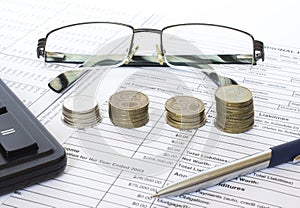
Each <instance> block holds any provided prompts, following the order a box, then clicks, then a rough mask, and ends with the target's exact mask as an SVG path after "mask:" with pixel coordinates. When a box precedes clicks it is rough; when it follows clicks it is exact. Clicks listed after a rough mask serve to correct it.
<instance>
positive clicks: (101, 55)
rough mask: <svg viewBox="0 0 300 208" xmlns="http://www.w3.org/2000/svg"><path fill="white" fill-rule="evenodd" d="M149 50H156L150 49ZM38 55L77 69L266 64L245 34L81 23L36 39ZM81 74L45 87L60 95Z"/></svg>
mask: <svg viewBox="0 0 300 208" xmlns="http://www.w3.org/2000/svg"><path fill="white" fill-rule="evenodd" d="M145 34H148V35H149V34H150V39H155V40H154V41H156V42H155V43H154V44H152V43H151V44H149V42H151V40H149V37H148V36H147V37H148V39H147V37H146V38H145ZM151 34H152V36H151ZM153 35H154V36H153ZM149 45H151V46H153V45H154V46H155V47H154V48H153V47H152V48H151V49H150V48H149ZM153 51H154V52H155V53H156V54H155V55H153ZM37 56H38V58H40V57H44V59H45V62H47V63H72V64H80V66H81V67H79V68H77V70H78V69H85V67H92V66H109V67H114V66H170V67H184V66H188V67H196V68H201V69H203V68H205V66H207V65H210V64H248V65H249V64H250V65H255V64H256V62H257V61H258V60H260V59H261V60H262V61H263V60H264V45H263V43H262V42H261V41H258V40H255V39H254V38H253V36H252V35H251V34H249V33H247V32H244V31H242V30H239V29H235V28H231V27H227V26H222V25H215V24H203V23H188V24H178V25H171V26H167V27H165V28H163V29H162V30H157V29H150V28H140V29H134V28H133V27H132V26H130V25H126V24H122V23H116V22H84V23H77V24H71V25H67V26H63V27H59V28H57V29H54V30H52V31H50V32H49V33H48V34H47V35H46V37H45V38H41V39H39V41H38V46H37ZM97 69H99V67H97ZM81 75H82V73H81V72H72V73H71V72H66V73H64V74H63V75H60V76H59V77H58V80H60V79H62V78H63V79H64V80H62V81H59V84H57V79H55V80H53V81H51V82H50V83H49V86H50V88H52V89H53V90H55V91H57V92H59V91H62V90H63V89H64V88H66V87H68V86H69V85H70V84H71V83H72V82H73V81H75V80H76V79H77V78H78V77H79V76H81ZM66 77H67V78H66ZM209 77H210V78H211V79H212V80H213V81H214V82H216V83H217V84H218V85H224V84H220V80H221V79H220V76H218V75H217V74H216V73H210V74H209ZM222 78H224V79H222V80H225V81H223V82H224V83H225V84H227V83H231V84H232V83H233V84H236V82H235V81H234V80H232V79H230V78H226V77H222ZM66 79H67V80H66ZM62 83H63V84H64V86H61V85H62ZM66 83H67V84H66Z"/></svg>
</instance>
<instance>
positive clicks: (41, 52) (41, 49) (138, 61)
mask: <svg viewBox="0 0 300 208" xmlns="http://www.w3.org/2000/svg"><path fill="white" fill-rule="evenodd" d="M86 24H114V25H120V26H125V27H128V28H130V29H131V30H132V37H131V43H130V46H129V51H128V56H129V54H130V53H131V52H132V49H133V40H134V35H135V33H139V32H151V33H157V34H159V35H160V50H161V56H162V57H164V55H165V54H164V47H163V32H164V31H165V30H166V29H169V28H172V27H177V26H190V25H199V26H201V25H203V26H213V27H220V28H225V29H229V30H234V31H237V32H241V33H243V34H245V35H247V36H249V37H250V38H251V39H252V42H253V56H252V57H253V58H252V65H256V62H257V61H258V60H260V59H261V60H262V61H264V57H265V54H264V44H263V42H261V41H258V40H255V39H254V37H253V36H252V35H251V34H250V33H248V32H245V31H243V30H239V29H236V28H233V27H228V26H224V25H217V24H207V23H183V24H175V25H170V26H166V27H164V28H163V29H161V30H159V29H152V28H138V29H135V28H134V27H132V26H131V25H128V24H124V23H118V22H97V21H95V22H81V23H75V24H70V25H65V26H62V27H59V28H56V29H54V30H51V31H50V32H48V33H47V34H46V37H45V38H41V39H39V40H38V45H37V50H36V52H37V57H38V58H40V57H41V56H42V57H44V58H45V62H50V61H47V60H46V51H45V48H46V44H47V39H48V37H49V35H51V34H52V33H54V32H55V31H58V30H61V29H64V28H68V27H73V26H77V25H86ZM51 62H55V61H51ZM146 62H149V60H148V61H145V59H144V58H143V57H136V58H135V59H133V62H132V63H134V64H132V65H133V66H145V65H147V66H148V65H149V66H153V63H146ZM60 63H66V62H63V61H61V62H60ZM67 63H75V64H76V63H77V64H78V62H67ZM222 64H224V63H222ZM225 64H226V62H225ZM228 64H236V63H231V62H228ZM238 64H241V63H238ZM129 65H131V64H130V62H129ZM154 65H158V64H157V63H154ZM164 65H165V64H164Z"/></svg>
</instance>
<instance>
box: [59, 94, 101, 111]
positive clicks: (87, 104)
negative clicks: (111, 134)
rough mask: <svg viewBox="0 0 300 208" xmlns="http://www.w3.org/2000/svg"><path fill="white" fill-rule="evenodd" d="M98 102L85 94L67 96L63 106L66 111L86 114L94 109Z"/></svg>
mask: <svg viewBox="0 0 300 208" xmlns="http://www.w3.org/2000/svg"><path fill="white" fill-rule="evenodd" d="M97 106H98V103H97V102H96V101H95V99H94V98H92V97H90V96H86V95H76V96H72V97H68V98H66V99H65V100H64V102H63V108H64V110H65V111H67V112H71V113H78V114H86V113H88V112H91V111H94V109H95V108H96V107H97Z"/></svg>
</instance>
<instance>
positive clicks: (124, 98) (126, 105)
mask: <svg viewBox="0 0 300 208" xmlns="http://www.w3.org/2000/svg"><path fill="white" fill-rule="evenodd" d="M109 104H110V106H111V108H115V109H118V110H126V111H136V110H139V109H141V108H146V107H147V106H148V104H149V99H148V97H147V96H146V95H145V94H144V93H141V92H138V91H134V90H123V91H119V92H116V93H114V94H113V95H112V96H111V97H110V98H109Z"/></svg>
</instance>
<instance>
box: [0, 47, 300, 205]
mask: <svg viewBox="0 0 300 208" xmlns="http://www.w3.org/2000/svg"><path fill="white" fill-rule="evenodd" d="M297 53H298V52H297V50H296V49H288V48H284V47H278V46H268V45H267V46H266V54H267V56H266V60H265V62H263V63H259V64H258V65H257V66H255V67H251V68H250V69H249V68H248V69H245V68H240V69H239V68H235V69H232V68H231V67H230V70H235V71H236V73H235V74H234V78H235V79H236V80H237V81H238V82H239V83H240V84H241V85H243V86H246V87H248V88H249V89H251V90H252V92H253V97H254V103H255V126H254V128H253V129H252V130H250V131H248V132H246V133H243V134H226V133H222V132H220V131H219V130H217V129H215V127H214V124H213V120H214V117H215V106H214V104H215V103H214V97H213V96H212V95H211V94H210V93H211V92H213V91H214V89H215V86H214V84H212V83H211V81H210V80H209V79H208V78H207V77H206V76H205V75H202V74H201V73H198V72H193V71H191V72H187V71H180V70H176V69H171V68H139V69H137V68H124V69H123V68H122V69H120V68H119V69H109V70H107V71H105V73H104V74H103V73H99V72H92V73H90V74H88V75H87V76H86V77H85V78H84V79H85V81H84V82H82V83H91V82H92V81H96V82H98V85H97V87H96V88H97V89H96V90H95V97H99V101H100V100H101V99H102V100H104V101H103V102H102V105H101V114H102V117H103V120H102V122H101V123H100V124H99V125H97V126H95V127H94V128H89V129H85V130H77V131H72V130H71V129H70V128H68V127H66V126H65V125H64V124H63V123H62V122H61V121H60V118H53V117H60V113H57V112H60V108H61V106H60V105H57V106H56V107H55V108H53V109H52V108H49V112H47V111H46V112H45V114H46V115H47V116H43V115H41V116H40V120H41V121H42V122H43V123H44V124H45V125H46V126H48V127H49V130H50V131H51V129H52V128H54V127H55V128H56V129H57V128H59V129H60V130H59V131H60V132H61V131H72V133H71V134H70V136H69V137H68V138H67V139H66V140H65V141H64V143H63V146H64V147H65V149H66V152H67V155H68V166H67V168H66V170H65V171H64V174H63V175H61V176H60V177H58V178H55V179H53V180H50V181H47V182H44V183H41V184H37V185H35V186H31V187H29V188H26V189H23V190H19V191H16V192H15V193H13V194H12V195H11V197H10V198H8V199H7V200H6V201H5V202H4V203H3V206H4V205H5V206H8V207H11V206H12V207H35V206H36V207H66V206H72V207H260V208H264V207H297V206H298V203H299V200H300V197H299V195H300V192H299V188H300V181H299V172H300V166H299V164H293V163H288V164H283V165H280V166H277V167H275V168H271V169H265V170H262V171H259V172H256V173H252V174H249V175H246V176H243V177H240V178H237V179H235V180H232V181H230V182H226V183H222V184H220V185H217V186H214V187H211V188H208V189H206V190H200V191H198V192H195V193H192V194H189V195H184V196H180V197H170V198H159V199H153V198H151V195H152V194H153V193H154V192H155V191H156V190H157V189H160V188H162V187H163V186H165V185H167V184H170V183H172V182H174V181H176V180H179V179H181V178H183V177H186V176H188V175H191V174H194V173H196V172H199V171H201V170H204V169H207V168H211V167H214V166H216V165H220V164H222V163H226V162H229V161H232V160H235V159H239V158H241V157H245V156H248V155H251V154H254V153H257V152H260V151H263V150H265V149H267V148H269V147H271V146H274V145H278V144H281V143H283V142H287V141H291V140H293V139H297V138H298V137H299V118H300V117H299V114H300V112H299V111H300V110H299V104H300V102H299V101H300V97H299V92H300V87H299V73H297V70H298V68H297V67H299V58H300V57H299V55H298V54H297ZM227 67H228V66H227ZM224 71H225V72H226V71H227V70H226V68H225V69H224ZM225 74H226V73H225ZM231 77H232V76H231ZM112 80H114V83H116V84H115V86H114V84H110V86H108V85H107V83H110V82H111V81H112ZM87 85H88V84H86V86H85V85H84V84H82V85H81V86H80V87H78V89H76V91H78V92H80V93H84V90H87V89H86V87H88V86H87ZM121 89H140V91H142V92H144V93H145V94H147V95H148V96H149V99H150V109H149V114H150V121H149V123H148V124H147V125H146V126H144V127H141V128H137V129H122V128H118V127H115V126H113V125H112V124H111V122H110V120H109V118H108V110H107V109H108V106H107V97H108V96H109V95H110V94H111V93H113V92H115V91H116V90H121ZM189 93H191V94H193V95H194V96H197V97H198V98H200V99H202V100H203V101H204V103H205V106H206V114H207V123H206V124H205V126H203V127H201V128H199V129H197V130H177V129H174V128H172V127H170V126H168V125H167V124H166V122H165V117H164V116H165V111H164V102H165V101H166V99H167V98H169V97H171V96H174V95H181V94H189ZM100 97H101V98H100ZM54 106H55V105H54ZM53 115H56V116H53ZM53 122H54V123H56V125H52V124H51V123H53ZM59 131H57V132H59ZM54 132H56V130H55V131H54ZM57 134H59V133H57ZM55 136H56V137H59V135H55Z"/></svg>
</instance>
